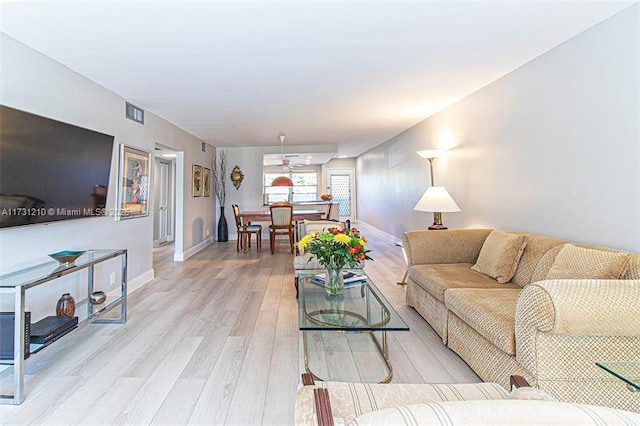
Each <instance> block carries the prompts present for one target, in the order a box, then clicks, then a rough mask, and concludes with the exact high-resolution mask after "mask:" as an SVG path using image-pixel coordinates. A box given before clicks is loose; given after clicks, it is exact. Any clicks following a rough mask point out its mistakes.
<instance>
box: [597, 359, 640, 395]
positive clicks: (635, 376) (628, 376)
mask: <svg viewBox="0 0 640 426" xmlns="http://www.w3.org/2000/svg"><path fill="white" fill-rule="evenodd" d="M596 365H597V366H598V367H600V368H602V369H603V370H605V371H606V372H607V373H610V374H613V375H614V376H615V377H617V378H618V379H620V380H622V381H623V382H625V383H626V385H627V387H628V388H629V390H630V391H632V392H640V361H606V362H596Z"/></svg>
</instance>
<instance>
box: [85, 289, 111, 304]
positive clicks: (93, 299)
mask: <svg viewBox="0 0 640 426" xmlns="http://www.w3.org/2000/svg"><path fill="white" fill-rule="evenodd" d="M105 300H107V294H106V293H105V292H104V291H94V292H93V293H91V294H90V295H89V303H91V304H92V305H99V304H101V303H104V301H105Z"/></svg>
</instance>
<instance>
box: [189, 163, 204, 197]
mask: <svg viewBox="0 0 640 426" xmlns="http://www.w3.org/2000/svg"><path fill="white" fill-rule="evenodd" d="M191 191H192V195H193V196H194V197H202V166H198V165H196V164H194V165H193V171H192V176H191Z"/></svg>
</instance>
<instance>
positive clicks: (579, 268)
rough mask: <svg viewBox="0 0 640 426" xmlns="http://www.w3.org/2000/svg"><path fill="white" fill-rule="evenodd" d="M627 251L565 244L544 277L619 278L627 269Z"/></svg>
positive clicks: (548, 278) (628, 255)
mask: <svg viewBox="0 0 640 426" xmlns="http://www.w3.org/2000/svg"><path fill="white" fill-rule="evenodd" d="M630 257H631V256H630V254H629V253H615V252H606V251H602V250H593V249H586V248H582V247H577V246H574V245H573V244H565V245H564V246H563V247H562V249H561V250H560V252H559V253H558V255H557V256H556V258H555V260H554V262H553V265H551V268H550V269H549V272H547V276H546V277H545V279H547V280H552V279H562V278H570V279H571V278H586V279H591V278H593V279H603V280H606V279H613V280H617V279H620V277H622V276H623V275H624V273H625V271H626V270H627V265H628V264H629V258H630Z"/></svg>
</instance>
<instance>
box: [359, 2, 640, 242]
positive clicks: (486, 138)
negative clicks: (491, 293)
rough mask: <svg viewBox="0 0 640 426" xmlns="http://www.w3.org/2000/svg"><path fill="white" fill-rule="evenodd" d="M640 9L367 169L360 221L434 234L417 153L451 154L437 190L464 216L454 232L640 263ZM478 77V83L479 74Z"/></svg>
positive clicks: (493, 88)
mask: <svg viewBox="0 0 640 426" xmlns="http://www.w3.org/2000/svg"><path fill="white" fill-rule="evenodd" d="M639 15H640V6H638V5H635V6H633V7H631V8H629V9H627V10H625V11H623V12H621V13H620V14H618V15H616V16H614V17H612V18H610V19H608V20H606V21H605V22H603V23H601V24H599V25H597V26H595V27H593V28H591V29H589V30H587V31H585V32H584V33H582V34H580V35H578V36H577V37H575V38H573V39H571V40H569V41H567V42H565V43H563V44H562V45H560V46H558V47H556V48H555V49H553V50H551V51H549V52H547V53H545V54H544V55H542V56H540V57H538V58H536V59H535V60H533V61H531V62H530V63H527V64H526V65H524V66H522V67H521V68H519V69H517V70H515V71H514V72H512V73H510V74H508V75H506V76H504V77H503V78H501V79H499V80H498V81H496V82H494V83H492V84H490V85H489V86H487V87H485V88H483V89H481V90H479V91H478V92H476V93H474V94H473V95H471V96H469V97H467V98H466V99H464V100H462V101H461V102H458V103H457V104H455V105H453V106H451V107H449V108H447V109H446V110H444V111H443V112H441V113H439V114H437V115H435V116H432V117H430V118H428V119H426V120H425V121H423V122H421V123H419V124H418V125H416V126H414V127H412V128H410V129H408V130H406V131H405V132H403V133H401V134H400V135H398V136H396V137H394V138H393V139H391V140H389V141H387V142H385V143H384V144H382V145H380V146H378V147H376V148H375V149H373V150H371V151H369V152H367V153H365V154H364V155H362V156H361V157H359V158H358V161H357V164H358V167H357V171H358V191H359V194H358V209H359V210H358V212H359V218H360V219H362V220H364V221H365V222H368V223H371V224H373V225H375V226H377V227H379V228H381V229H383V230H385V231H387V232H389V233H392V234H394V235H396V236H398V237H399V236H400V235H401V234H402V232H404V231H407V230H411V229H419V228H422V229H424V228H426V226H427V225H428V224H430V223H431V213H424V212H414V211H413V210H412V209H413V206H414V205H415V203H416V201H417V200H418V198H419V197H420V196H421V194H422V193H423V192H424V191H425V190H426V188H427V187H428V186H429V166H428V162H427V161H426V160H423V159H421V158H420V157H418V156H417V155H416V154H415V152H416V151H418V150H421V149H430V148H451V149H450V150H449V151H447V154H446V156H445V157H444V158H440V159H438V160H436V161H435V163H434V167H435V179H436V185H443V186H445V187H446V188H447V189H448V190H449V193H450V194H451V195H452V196H453V198H454V199H455V200H456V201H457V203H458V205H459V206H460V207H461V209H462V212H461V213H445V214H444V222H445V224H446V225H449V227H471V226H485V227H498V228H508V229H517V230H523V231H531V232H537V233H542V234H547V235H553V236H557V237H561V238H566V239H569V240H574V241H582V242H590V243H596V244H602V245H606V246H611V247H616V248H621V249H630V250H634V251H640V136H639V135H640V134H639V123H640V102H639V96H640V83H639V80H640V67H639V65H638V62H639V60H640V53H639V45H640V34H639V31H640V30H639V24H638V22H639ZM470 72H472V71H471V70H470Z"/></svg>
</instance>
